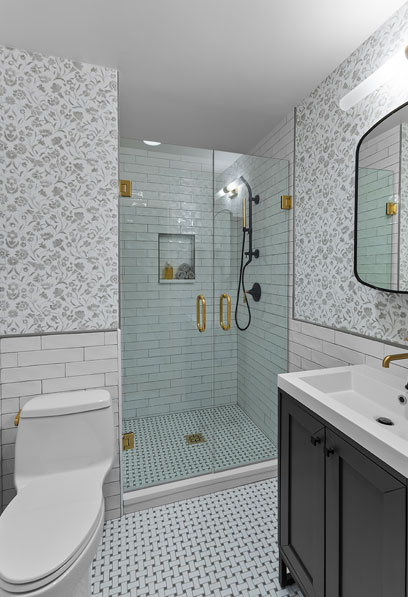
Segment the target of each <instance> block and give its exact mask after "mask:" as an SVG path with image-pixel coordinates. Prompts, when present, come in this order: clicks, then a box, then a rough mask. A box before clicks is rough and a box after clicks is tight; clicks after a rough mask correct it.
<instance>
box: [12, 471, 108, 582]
mask: <svg viewBox="0 0 408 597" xmlns="http://www.w3.org/2000/svg"><path fill="white" fill-rule="evenodd" d="M103 514H104V502H103V495H102V488H101V486H100V483H98V482H97V481H95V478H94V477H93V475H92V472H91V471H90V470H89V469H88V470H87V471H75V472H72V473H64V474H61V475H52V476H50V477H42V478H38V479H36V480H34V481H31V482H30V483H29V484H28V485H26V486H25V487H24V488H22V489H21V490H20V491H19V493H18V494H17V496H16V497H15V498H14V499H13V500H12V501H11V503H10V504H9V506H8V507H7V508H6V510H5V511H4V513H3V515H2V516H1V518H0V588H2V589H4V590H6V591H9V592H10V593H25V592H29V591H34V590H36V589H39V588H42V587H45V586H46V585H48V584H49V583H51V582H52V581H53V580H55V579H56V578H58V577H59V576H60V575H61V574H63V572H64V571H65V570H67V569H68V568H69V567H70V566H71V565H72V564H73V563H74V562H75V560H77V559H78V558H79V556H80V555H81V553H82V552H83V551H84V549H85V548H86V546H87V545H88V543H89V542H90V541H91V539H92V537H93V535H94V534H95V532H96V531H97V529H98V528H99V526H100V523H101V517H102V518H103Z"/></svg>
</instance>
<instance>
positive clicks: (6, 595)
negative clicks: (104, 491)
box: [0, 508, 104, 597]
mask: <svg viewBox="0 0 408 597" xmlns="http://www.w3.org/2000/svg"><path fill="white" fill-rule="evenodd" d="M103 522H104V508H103V509H102V511H101V515H100V519H99V524H98V527H97V529H96V532H95V533H94V535H93V537H92V539H91V540H90V542H89V543H88V545H87V546H86V547H85V549H84V550H83V552H82V553H81V555H80V556H79V558H78V559H77V560H76V562H75V563H74V565H73V566H71V567H70V568H68V569H67V570H66V571H65V572H64V573H63V574H62V575H61V576H60V577H59V578H56V579H55V580H54V581H52V582H51V583H50V584H49V585H47V586H45V587H42V588H40V589H37V590H35V591H29V592H24V591H21V592H12V591H7V590H4V589H2V588H1V587H0V597H25V596H26V595H27V596H29V597H91V594H92V592H91V572H92V560H93V559H94V556H95V554H96V550H97V549H98V545H99V542H100V540H101V537H102V531H103Z"/></svg>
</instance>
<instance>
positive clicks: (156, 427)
mask: <svg viewBox="0 0 408 597" xmlns="http://www.w3.org/2000/svg"><path fill="white" fill-rule="evenodd" d="M131 431H133V432H134V434H135V447H134V449H132V450H127V451H126V452H124V453H123V461H122V467H123V483H124V490H125V491H130V490H132V489H140V488H141V487H147V486H149V485H157V484H159V483H165V482H168V481H175V480H177V479H184V478H188V477H192V476H194V475H202V474H205V473H210V472H212V471H213V470H222V469H226V468H230V467H234V466H240V465H244V464H250V463H253V462H259V461H262V460H268V459H270V458H276V456H277V450H276V447H275V445H274V444H273V443H272V442H271V440H270V439H268V438H267V437H266V435H265V434H264V433H263V432H262V431H261V430H260V429H259V428H258V427H257V426H256V425H255V423H253V421H252V420H251V419H250V418H249V417H248V415H246V414H245V413H244V411H243V410H242V409H241V408H240V407H239V406H237V405H228V406H217V407H215V408H214V409H212V408H205V409H199V410H192V411H186V412H181V413H173V414H169V415H160V416H154V417H143V418H138V419H125V420H124V421H123V433H129V432H131ZM198 433H201V434H202V435H203V436H204V440H205V441H204V442H202V443H197V444H194V443H193V444H188V443H187V441H186V435H190V434H198Z"/></svg>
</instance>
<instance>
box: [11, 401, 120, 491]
mask: <svg viewBox="0 0 408 597" xmlns="http://www.w3.org/2000/svg"><path fill="white" fill-rule="evenodd" d="M114 436H115V430H114V421H113V409H112V400H111V397H110V394H109V392H107V391H106V390H103V389H100V390H81V391H77V392H63V393H56V394H43V395H41V396H37V397H35V398H32V399H31V400H29V401H28V402H27V404H26V405H25V406H24V407H23V410H22V411H21V415H20V422H19V426H18V429H17V439H16V456H15V484H16V488H17V490H18V489H20V488H21V487H22V486H24V485H25V484H27V483H28V482H29V481H30V480H31V479H33V478H34V477H40V476H44V475H47V476H49V475H52V474H58V473H64V472H70V471H75V470H80V469H91V468H92V470H93V474H96V475H97V476H98V478H99V477H100V481H101V483H102V482H103V480H104V478H105V477H106V475H107V473H108V472H109V470H110V468H111V467H112V464H113V459H114Z"/></svg>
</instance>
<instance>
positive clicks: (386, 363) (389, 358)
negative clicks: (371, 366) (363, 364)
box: [382, 352, 408, 369]
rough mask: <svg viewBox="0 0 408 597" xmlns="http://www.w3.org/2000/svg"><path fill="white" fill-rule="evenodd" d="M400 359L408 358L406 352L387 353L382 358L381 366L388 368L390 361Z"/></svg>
mask: <svg viewBox="0 0 408 597" xmlns="http://www.w3.org/2000/svg"><path fill="white" fill-rule="evenodd" d="M402 359H408V352H402V353H401V354H389V355H388V356H387V357H385V358H384V359H383V362H382V366H383V367H385V368H386V369H388V367H389V366H390V363H391V361H401V360H402Z"/></svg>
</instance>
